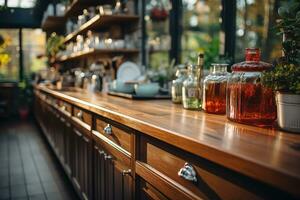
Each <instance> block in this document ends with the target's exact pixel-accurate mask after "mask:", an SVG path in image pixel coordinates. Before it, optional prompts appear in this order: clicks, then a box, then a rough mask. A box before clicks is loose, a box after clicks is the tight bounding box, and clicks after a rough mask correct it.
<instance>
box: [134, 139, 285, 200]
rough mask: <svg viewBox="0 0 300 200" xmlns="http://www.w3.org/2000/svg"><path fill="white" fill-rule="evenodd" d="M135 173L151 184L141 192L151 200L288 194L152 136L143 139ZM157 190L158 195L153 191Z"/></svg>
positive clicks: (274, 196)
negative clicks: (152, 199)
mask: <svg viewBox="0 0 300 200" xmlns="http://www.w3.org/2000/svg"><path fill="white" fill-rule="evenodd" d="M140 146H141V150H140V152H141V154H140V161H137V162H136V173H137V174H138V175H139V176H140V177H141V178H142V179H143V181H145V182H146V183H147V184H148V185H151V186H153V187H152V188H150V189H149V187H142V188H141V190H140V191H141V192H142V193H146V194H147V195H146V196H150V197H148V198H150V199H151V198H152V197H153V198H154V199H156V198H159V199H163V198H162V196H163V197H167V198H168V199H178V200H180V199H249V200H254V199H276V198H278V197H280V198H284V197H285V196H286V194H284V193H282V192H281V191H280V190H275V189H274V188H271V187H269V186H267V185H265V184H262V183H260V182H258V181H255V180H253V179H250V178H248V177H245V176H243V175H241V174H238V173H236V172H234V171H231V170H228V169H226V168H223V167H221V166H219V165H216V164H214V163H212V162H209V161H208V160H205V159H203V158H199V157H196V156H194V155H192V154H189V153H187V152H185V151H182V150H179V149H176V148H174V147H172V146H170V145H168V144H166V143H163V142H161V141H158V140H156V139H154V138H150V137H142V139H141V144H140ZM153 188H155V189H156V190H157V191H159V192H158V193H157V192H154V190H153ZM160 194H161V195H160Z"/></svg>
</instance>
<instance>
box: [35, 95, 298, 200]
mask: <svg viewBox="0 0 300 200" xmlns="http://www.w3.org/2000/svg"><path fill="white" fill-rule="evenodd" d="M35 94H36V99H35V104H34V106H35V115H36V119H37V121H38V123H39V124H40V127H41V128H42V130H43V132H44V134H45V136H46V138H47V139H48V141H49V143H50V144H51V146H52V148H53V149H54V152H55V154H56V155H57V157H58V158H59V160H60V162H61V164H62V165H63V167H64V169H65V171H66V173H67V175H68V177H69V178H70V180H71V181H72V183H73V185H74V187H75V189H76V191H77V192H78V194H79V196H80V198H81V199H96V200H110V199H112V200H119V199H120V200H121V199H124V200H130V199H142V200H144V199H145V200H167V199H172V200H173V199H174V200H176V199H178V200H183V199H184V200H185V199H213V200H215V199H216V200H218V199H224V200H226V199H251V200H255V199H297V197H298V196H297V195H296V196H295V194H296V193H295V190H294V189H293V188H292V189H293V190H290V191H293V192H294V193H293V194H291V193H290V192H289V191H288V190H286V189H285V188H280V187H275V186H274V185H272V184H270V183H268V182H264V181H262V180H260V179H259V178H258V177H252V176H249V175H247V174H243V173H241V172H240V171H239V170H236V169H234V168H229V167H225V166H224V165H221V164H220V163H218V162H215V161H214V160H211V159H210V160H209V159H208V158H206V157H205V154H206V153H207V151H208V149H207V148H199V149H198V150H197V152H196V151H195V150H193V151H190V150H189V149H191V148H192V147H194V145H195V143H191V144H190V146H189V147H186V146H185V148H181V146H180V145H177V146H176V144H177V143H178V144H181V142H182V141H184V138H179V137H178V135H172V137H174V138H170V137H171V135H167V134H165V133H161V132H159V130H158V127H157V126H153V127H152V128H153V130H154V131H153V135H150V134H149V133H147V131H149V127H148V128H145V129H143V130H137V128H139V126H141V127H144V126H146V125H145V124H146V123H141V124H138V123H137V122H136V123H137V124H134V123H132V122H131V120H132V117H134V116H133V115H132V116H131V118H128V121H129V122H130V123H128V121H127V124H126V123H125V122H126V120H125V119H124V116H126V115H125V114H122V115H118V116H117V117H116V118H115V119H112V117H111V116H112V113H110V111H108V109H107V108H114V107H117V106H113V105H112V106H107V107H104V108H103V110H98V111H97V110H95V109H96V108H94V110H93V109H91V108H90V107H92V106H91V104H89V107H88V106H87V105H86V104H83V105H80V103H78V102H75V103H74V104H73V103H72V98H71V99H69V100H68V99H67V95H63V96H61V97H55V96H51V95H49V94H48V93H43V92H39V91H38V90H36V91H35ZM50 94H51V93H50ZM82 101H83V100H82ZM120 101H121V100H120V99H118V100H117V101H116V102H120ZM105 103H106V104H108V103H107V102H105ZM105 103H104V104H103V105H106V104H105ZM99 105H100V104H99ZM99 105H97V106H95V107H97V109H98V107H99ZM128 106H129V105H128ZM160 106H162V105H160ZM118 108H119V107H118ZM122 109H123V108H122ZM122 109H120V110H122ZM160 109H161V108H159V110H160ZM130 112H134V111H133V110H130V111H128V113H130ZM151 113H152V112H151ZM153 113H154V112H153ZM166 113H167V112H165V113H164V115H166V116H167V114H166ZM141 116H144V114H142V115H141ZM175 116H177V112H176V115H175ZM193 116H194V115H193ZM160 117H163V115H162V116H160ZM193 119H194V118H193ZM155 120H157V121H160V120H161V119H160V118H157V119H155ZM125 124H126V125H125ZM174 124H175V123H172V124H171V125H172V126H173V125H174ZM130 125H131V126H130ZM162 130H165V129H163V128H162ZM162 130H160V131H162ZM243 134H244V133H243ZM158 137H160V138H158ZM282 137H283V136H282ZM222 139H224V138H222ZM260 139H264V138H260ZM271 139H272V138H267V140H265V141H268V142H270V140H271ZM168 140H174V141H175V142H174V144H171V143H170V142H168ZM287 141H288V140H287ZM185 142H186V141H185ZM281 145H283V144H281ZM200 147H203V146H200ZM209 150H210V151H211V152H209V153H210V154H212V152H214V153H215V152H216V151H215V149H213V150H212V149H209ZM288 151H292V150H291V149H288ZM199 152H200V153H199ZM276 153H278V152H276ZM293 153H295V152H294V151H293ZM202 155H204V156H202ZM228 155H231V154H228ZM276 155H277V154H276ZM293 155H296V153H295V154H293ZM231 156H232V159H230V161H232V162H235V163H233V164H232V165H234V166H239V167H245V163H244V164H243V165H241V163H242V162H243V160H236V159H235V158H236V157H234V155H231ZM274 156H275V154H274ZM274 158H275V157H274ZM277 158H278V157H276V159H277ZM214 159H219V160H222V158H220V155H216V158H214ZM275 161H276V162H277V161H278V160H275ZM252 166H254V168H253V172H254V173H255V172H258V171H259V172H260V174H262V172H261V168H260V170H259V169H256V168H255V167H256V166H257V167H261V166H262V165H259V164H258V163H254V164H253V163H252ZM246 167H248V166H246ZM247 169H248V168H247ZM251 169H252V168H251ZM263 172H264V173H270V174H273V172H272V171H271V170H265V171H263ZM267 177H268V176H267ZM279 177H283V178H285V176H282V174H281V175H280V176H277V177H275V178H276V179H274V180H277V179H278V178H279ZM288 178H289V177H288ZM288 178H287V179H286V180H285V182H284V183H286V184H290V183H289V181H287V180H289V179H288ZM292 180H294V179H292ZM296 182H297V181H296ZM278 183H279V184H281V182H280V181H279V182H278ZM286 184H284V185H286ZM296 192H297V191H296ZM292 195H294V196H292Z"/></svg>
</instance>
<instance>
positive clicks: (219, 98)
mask: <svg viewBox="0 0 300 200" xmlns="http://www.w3.org/2000/svg"><path fill="white" fill-rule="evenodd" d="M227 66H228V64H212V66H211V67H210V74H209V75H208V76H206V77H205V79H204V82H203V105H202V108H203V110H204V111H205V112H207V113H212V114H225V113H226V87H227V78H228V73H227Z"/></svg>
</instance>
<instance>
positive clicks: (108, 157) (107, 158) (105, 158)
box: [104, 154, 112, 160]
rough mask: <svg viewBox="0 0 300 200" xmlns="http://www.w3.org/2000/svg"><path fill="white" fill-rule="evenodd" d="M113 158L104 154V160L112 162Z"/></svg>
mask: <svg viewBox="0 0 300 200" xmlns="http://www.w3.org/2000/svg"><path fill="white" fill-rule="evenodd" d="M110 159H112V157H111V156H110V155H107V154H104V160H110Z"/></svg>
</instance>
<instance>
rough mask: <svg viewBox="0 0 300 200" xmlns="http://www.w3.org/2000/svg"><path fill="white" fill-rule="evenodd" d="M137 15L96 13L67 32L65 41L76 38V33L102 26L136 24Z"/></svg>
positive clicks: (128, 25)
mask: <svg viewBox="0 0 300 200" xmlns="http://www.w3.org/2000/svg"><path fill="white" fill-rule="evenodd" d="M138 20H139V17H138V16H136V15H96V16H95V17H93V18H92V19H90V20H89V21H87V22H86V23H84V24H83V25H81V26H80V28H79V29H78V30H76V31H74V32H73V33H70V34H68V35H67V36H66V37H65V41H64V42H65V43H68V42H70V41H72V40H74V39H76V36H77V35H80V34H84V33H86V32H87V31H88V30H95V29H100V28H104V27H108V26H111V25H116V24H123V25H124V24H126V26H127V27H130V26H134V24H137V22H138Z"/></svg>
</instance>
